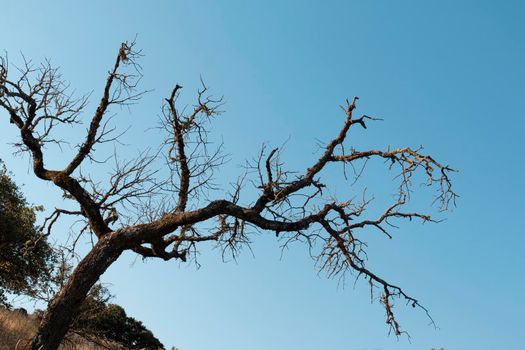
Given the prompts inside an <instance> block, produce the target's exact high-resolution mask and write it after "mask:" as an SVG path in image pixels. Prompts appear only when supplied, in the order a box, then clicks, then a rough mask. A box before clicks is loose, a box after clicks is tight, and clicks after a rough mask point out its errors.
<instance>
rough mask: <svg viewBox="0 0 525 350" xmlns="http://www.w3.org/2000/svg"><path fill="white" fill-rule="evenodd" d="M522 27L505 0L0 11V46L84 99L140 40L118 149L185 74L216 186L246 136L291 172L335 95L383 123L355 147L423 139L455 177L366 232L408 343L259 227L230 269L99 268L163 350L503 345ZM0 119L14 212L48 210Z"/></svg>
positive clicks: (130, 263) (49, 197)
mask: <svg viewBox="0 0 525 350" xmlns="http://www.w3.org/2000/svg"><path fill="white" fill-rule="evenodd" d="M524 18H525V3H524V2H523V1H517V0H516V1H513V0H507V1H495V0H493V1H486V0H475V1H474V0H471V1H467V0H442V1H428V0H426V1H425V0H423V1H421V0H412V1H408V0H406V1H405V0H400V1H392V0H369V1H354V0H348V1H273V0H267V1H239V0H230V1H222V2H219V1H216V2H214V1H209V0H201V1H189V0H186V1H182V0H172V1H150V2H146V1H83V2H72V1H52V2H51V1H46V2H42V1H5V2H3V4H2V10H1V11H0V26H1V27H0V28H1V30H0V48H1V49H5V50H6V51H7V52H8V53H9V54H10V58H11V61H13V62H16V61H18V60H19V58H20V56H19V55H18V53H19V52H23V53H24V55H26V56H27V57H29V58H33V59H34V60H36V61H38V60H41V59H42V58H44V57H50V58H52V60H53V62H54V63H55V64H57V65H59V66H61V67H62V73H63V74H64V76H65V77H66V78H67V79H68V80H69V81H71V84H72V86H74V87H76V88H77V90H78V91H80V92H89V91H92V90H93V96H94V98H93V100H94V101H96V100H97V96H98V95H99V93H100V90H101V88H102V86H103V83H104V75H105V74H106V73H107V71H108V69H109V68H110V66H111V64H112V63H113V59H114V56H115V54H116V52H117V49H118V47H119V44H120V42H122V41H124V40H130V39H133V38H134V37H135V35H136V34H138V45H139V46H140V47H141V48H142V49H143V52H144V54H145V57H144V58H143V59H142V61H141V63H142V66H143V73H144V78H143V80H142V82H141V84H142V85H141V86H142V87H143V88H145V89H154V90H153V91H152V92H151V93H149V94H148V95H147V96H146V97H145V98H144V99H143V100H142V101H141V102H140V103H139V104H138V105H136V106H133V107H132V108H131V112H128V111H127V110H123V111H119V110H115V111H114V112H118V113H119V116H118V117H117V118H121V119H118V120H119V124H120V123H121V125H122V127H124V128H125V127H127V126H128V125H131V126H132V129H131V130H130V132H129V133H128V135H127V137H128V139H127V142H128V144H129V145H130V146H129V147H128V148H127V149H128V151H127V152H129V153H126V154H123V156H128V157H131V156H132V155H133V154H135V151H136V150H137V149H139V148H141V147H144V146H145V145H148V144H155V143H156V142H157V141H158V136H157V135H156V134H155V132H154V131H151V130H150V131H146V132H144V130H145V129H147V128H148V127H150V126H151V125H153V124H154V123H155V120H156V118H157V115H158V114H159V110H160V109H159V106H160V103H161V101H162V98H163V97H166V96H167V94H168V92H169V91H170V89H171V88H172V86H173V85H174V84H175V83H176V82H179V83H181V84H182V85H184V87H185V93H186V94H188V95H186V96H189V95H190V94H191V93H192V92H194V91H195V89H196V87H197V85H198V81H199V77H200V76H201V75H202V76H203V77H204V78H205V80H206V82H207V83H208V84H209V85H210V86H211V87H212V88H213V91H214V92H216V94H218V95H224V96H225V101H226V104H225V106H224V108H223V109H224V110H225V113H224V114H223V115H222V116H221V118H220V120H218V121H217V123H216V124H215V125H214V129H213V132H214V133H215V135H216V136H217V137H222V138H223V139H224V141H225V144H226V151H227V152H228V153H230V154H232V156H231V158H232V160H231V161H230V162H229V163H228V164H227V165H226V166H225V168H224V169H223V171H222V172H221V173H220V175H219V179H218V180H219V181H221V182H223V183H228V182H229V181H232V180H234V179H235V176H236V174H238V173H239V172H240V171H241V169H240V168H239V167H238V164H242V162H243V160H244V159H248V158H251V157H252V156H253V155H255V154H256V152H257V151H258V150H259V147H260V145H261V144H262V143H263V142H269V143H271V144H273V145H280V144H282V143H283V142H285V141H286V140H288V139H289V141H288V143H287V147H286V152H285V155H284V157H285V159H286V160H287V161H288V163H289V164H290V166H291V167H293V168H294V169H296V170H301V169H304V168H306V167H307V166H308V165H309V164H310V163H311V161H312V160H313V159H314V157H315V156H316V155H315V154H314V151H315V149H316V148H315V142H316V141H315V140H316V139H320V140H325V141H326V140H328V139H329V138H330V137H331V136H332V135H334V133H335V132H336V131H337V129H338V127H339V126H340V125H341V122H342V120H343V116H342V115H341V113H340V111H339V110H338V107H337V106H338V104H339V103H341V102H343V101H344V98H346V97H352V96H354V95H358V96H359V97H360V98H361V99H360V101H359V111H360V112H362V113H367V114H370V115H375V116H378V117H381V118H383V119H384V121H382V122H377V123H373V124H371V125H370V127H369V130H368V131H367V132H366V133H365V132H361V131H360V132H359V133H357V134H356V135H355V136H354V138H353V140H354V142H355V144H354V146H355V147H358V148H361V149H363V148H365V147H368V146H374V147H378V148H386V147H387V146H389V145H391V146H393V147H398V146H404V145H407V146H412V147H417V146H419V145H424V146H425V150H426V152H428V153H431V154H432V155H433V156H435V157H436V158H437V159H439V160H443V162H445V163H448V164H450V165H451V166H453V167H455V168H457V169H459V170H460V172H459V173H458V174H456V175H455V176H454V182H455V185H456V190H457V192H458V193H459V194H460V195H461V198H460V199H459V201H458V207H457V208H456V209H455V210H453V211H452V212H450V213H446V214H443V216H442V217H446V218H447V220H446V221H445V222H443V223H441V224H439V225H429V224H426V225H420V224H416V223H412V224H406V225H405V224H403V225H402V226H401V228H400V229H398V230H395V231H394V232H393V233H394V239H393V240H387V239H385V238H384V237H383V236H381V235H380V234H379V233H377V232H370V238H369V239H367V240H368V241H369V242H370V254H369V257H370V266H371V267H373V268H375V269H376V271H377V272H378V273H380V274H381V275H382V276H385V277H387V278H388V279H389V280H390V281H392V282H395V283H397V284H399V285H401V286H403V287H404V288H405V289H406V290H407V291H408V292H410V293H411V294H413V295H415V296H416V297H418V298H419V299H420V301H421V302H422V303H423V304H424V305H425V306H427V307H428V308H429V309H430V311H431V314H432V316H433V318H434V319H435V321H436V323H437V325H438V326H439V329H437V330H436V329H434V328H433V327H431V326H428V320H427V319H426V318H425V316H424V314H423V313H422V312H420V311H418V310H412V309H411V308H406V309H405V308H404V307H402V306H401V305H400V306H399V307H398V316H399V320H400V322H401V324H402V326H403V327H404V329H406V330H408V331H409V332H410V334H411V336H412V339H411V343H409V342H408V341H407V339H406V338H405V337H401V338H399V339H396V337H394V336H388V335H387V328H386V326H385V323H384V311H383V309H382V308H381V306H380V305H379V304H378V303H377V302H375V303H374V304H372V305H371V304H370V298H369V290H368V288H367V285H366V283H363V282H362V281H361V282H359V283H357V284H356V286H355V288H354V286H353V281H350V282H349V283H347V284H346V286H345V288H341V286H338V283H337V281H333V280H327V279H325V278H324V277H322V276H319V275H317V273H316V270H315V268H314V265H313V263H312V261H311V260H310V259H309V257H308V254H307V251H306V249H304V247H302V246H296V247H294V249H293V250H289V251H288V252H286V253H285V254H284V256H283V257H282V258H280V253H281V251H280V249H279V243H278V242H275V239H274V238H275V237H273V236H272V235H265V234H262V235H260V236H258V237H255V243H254V245H253V247H252V249H253V253H254V256H252V254H250V253H249V252H247V251H246V252H244V254H242V255H241V257H240V258H239V260H238V262H237V263H226V264H225V263H222V262H221V259H220V254H219V253H218V252H217V251H208V250H204V251H203V254H202V255H201V257H200V261H201V264H202V267H201V268H200V269H198V270H197V269H196V268H195V267H194V266H193V265H190V266H186V265H180V264H178V263H176V262H170V263H164V262H156V261H148V262H147V263H142V262H141V260H140V259H137V260H136V259H135V258H134V257H133V256H131V255H125V256H123V257H122V258H121V259H120V260H119V261H118V262H117V263H116V264H115V265H114V266H112V267H111V268H110V269H109V270H108V272H107V273H106V274H105V275H104V276H103V281H104V282H107V283H111V286H110V290H111V291H112V292H113V293H114V294H116V299H115V302H117V303H119V304H121V305H123V306H124V307H125V309H126V310H127V311H128V313H129V314H130V315H131V316H133V317H136V318H137V319H140V320H142V321H143V322H144V323H145V324H146V326H147V327H149V328H150V329H151V330H153V332H154V333H155V334H156V335H157V336H158V337H159V338H160V339H161V341H163V342H164V343H165V345H166V346H168V347H169V346H171V345H176V346H178V347H179V348H180V349H181V350H205V349H213V350H221V349H228V350H236V349H239V350H241V349H242V350H245V349H251V350H258V349H261V350H262V349H265V350H268V349H276V350H277V349H301V350H307V349H308V350H309V349H341V350H343V349H345V350H346V349H350V350H357V349H368V350H372V349H381V350H390V349H391V350H395V349H398V350H400V349H430V348H431V347H435V348H439V347H444V348H445V349H447V350H449V349H450V350H453V349H462V350H463V349H519V348H522V347H523V341H524V340H525V339H524V337H523V325H522V322H523V314H524V312H525V302H524V300H525V299H524V298H523V296H522V290H523V289H524V288H525V277H524V274H523V268H524V267H525V258H524V254H523V246H524V244H525V236H524V229H523V227H522V222H521V219H520V216H521V215H523V212H524V210H525V205H524V203H523V201H524V199H523V198H524V197H525V188H524V183H523V173H524V171H525V167H524V156H523V136H524V135H523V133H524V131H525V122H524V113H523V106H522V105H523V102H524V100H525V87H524V82H525V68H524V67H525V66H524V62H525V39H524V38H525V22H524V21H523V19H524ZM0 117H1V119H3V122H1V123H0V158H2V159H4V160H5V162H6V164H7V166H8V167H9V169H10V170H12V171H13V172H14V173H15V175H16V176H15V178H16V181H17V182H19V183H24V184H25V185H24V187H23V190H24V192H25V193H26V195H27V197H28V198H29V200H30V201H31V202H33V203H37V204H44V205H45V206H47V207H48V208H49V207H51V208H52V207H53V206H54V205H57V203H58V201H59V198H60V193H58V191H56V190H55V189H54V188H53V187H51V186H50V185H49V184H43V183H41V182H38V181H36V180H35V179H34V178H33V176H32V175H31V174H30V173H28V161H27V159H25V158H15V157H13V155H12V151H13V148H12V147H11V146H10V145H9V144H8V143H9V142H12V141H13V140H15V136H16V135H15V133H14V132H13V130H12V129H11V127H12V125H10V124H9V123H8V120H7V116H6V115H5V113H3V112H2V114H1V115H0ZM82 131H83V128H80V129H79V131H78V135H81V132H82ZM66 152H69V150H66ZM68 154H69V153H68ZM50 157H51V160H50V163H51V164H61V163H60V162H61V161H62V160H63V156H62V155H61V154H59V153H58V152H56V153H53V154H52V155H50ZM375 169H376V168H374V172H372V173H370V174H369V179H371V180H373V179H378V178H379V179H384V180H383V182H384V184H383V185H380V186H379V187H376V188H378V189H379V190H381V189H383V188H384V189H386V188H388V187H387V185H390V182H389V181H390V179H391V177H392V174H390V173H387V172H383V173H379V174H378V173H376V172H375ZM377 169H380V168H379V167H378V168H377ZM333 171H334V172H335V171H337V169H334V170H333ZM334 174H335V173H334ZM364 181H365V184H366V181H367V180H366V179H365V180H364ZM429 205H430V203H427V202H424V203H423V204H422V206H423V208H424V209H427V207H429ZM64 235H65V232H57V239H60V238H59V237H60V236H64Z"/></svg>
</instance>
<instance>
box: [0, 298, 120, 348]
mask: <svg viewBox="0 0 525 350" xmlns="http://www.w3.org/2000/svg"><path fill="white" fill-rule="evenodd" d="M37 327H38V322H37V321H36V319H34V318H33V317H32V316H24V315H22V314H20V313H16V312H12V311H9V310H5V309H1V308H0V350H26V349H27V347H28V345H29V343H30V341H31V339H32V337H33V335H34V334H35V332H36V330H37ZM97 343H99V344H95V343H93V342H89V341H87V340H85V339H83V338H81V337H79V336H77V335H74V334H73V335H69V336H68V337H67V339H66V340H65V341H64V342H63V343H62V345H61V346H60V348H59V350H107V349H111V350H127V348H126V347H123V346H121V345H118V344H116V343H112V342H106V341H97Z"/></svg>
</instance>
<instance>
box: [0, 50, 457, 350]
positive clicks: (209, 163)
mask: <svg viewBox="0 0 525 350" xmlns="http://www.w3.org/2000/svg"><path fill="white" fill-rule="evenodd" d="M139 57H140V52H139V51H136V49H135V46H134V43H123V44H122V45H121V47H120V49H119V52H118V55H117V57H116V60H115V63H114V65H113V67H112V69H111V70H110V71H109V73H108V76H107V80H106V82H105V86H104V90H103V93H102V97H101V98H100V102H99V103H98V106H97V108H96V110H95V112H94V113H93V116H92V118H91V120H90V124H89V127H88V129H87V134H86V136H85V138H84V140H82V141H81V143H80V144H79V145H78V147H77V149H76V151H75V154H74V156H73V157H72V158H71V159H70V160H69V162H67V163H66V164H64V165H63V167H61V168H59V169H50V168H48V167H47V166H46V162H45V160H46V159H45V150H46V146H47V145H49V144H60V143H61V142H62V139H61V138H60V137H59V136H57V135H58V134H57V131H56V129H57V128H58V127H61V126H64V125H74V124H77V123H80V121H81V114H82V113H86V110H87V107H88V99H87V97H81V98H75V97H74V96H73V94H72V93H71V92H70V89H69V86H68V85H67V84H66V83H65V82H64V80H63V79H62V77H61V76H60V73H59V71H58V70H57V69H55V68H53V67H52V65H51V64H50V63H49V62H44V64H41V65H38V66H34V65H33V64H31V62H28V61H26V60H25V59H24V64H23V65H22V67H21V68H20V67H18V68H17V69H15V70H14V72H12V71H11V70H12V68H11V66H10V65H9V63H8V61H7V56H6V57H4V58H3V59H2V60H1V62H0V106H1V107H2V108H3V110H5V111H6V112H7V115H8V118H9V122H10V123H11V124H12V125H13V127H16V128H17V129H18V131H19V133H20V142H19V143H17V144H16V147H17V149H18V151H21V152H27V153H28V154H29V155H30V156H31V158H32V165H33V171H34V174H35V175H36V176H37V177H38V178H40V179H42V180H44V181H49V182H52V183H53V184H54V185H55V186H56V187H58V189H59V190H62V191H63V192H64V198H65V201H66V200H70V201H73V203H75V205H76V206H77V209H74V210H71V209H64V208H57V209H56V210H55V211H54V212H53V213H52V214H51V215H50V216H49V217H48V218H47V219H46V221H45V223H44V225H43V228H42V234H49V233H50V232H51V228H52V226H53V224H54V223H55V222H56V221H57V219H59V217H61V216H78V217H80V218H82V219H83V220H85V224H86V225H85V227H84V229H81V230H79V232H78V234H79V235H80V234H82V233H83V232H89V233H91V234H92V235H93V237H94V244H93V247H92V249H91V251H90V252H89V253H88V254H87V255H86V256H85V257H83V258H82V259H81V261H80V262H79V263H78V265H77V266H76V267H75V269H74V271H73V273H72V274H71V276H70V278H69V279H68V280H67V282H66V283H65V284H64V285H63V286H62V288H61V290H60V291H59V292H58V293H57V294H56V295H55V296H54V297H53V299H52V301H51V302H50V303H49V305H48V308H47V310H46V312H45V315H44V317H43V319H42V322H41V324H40V327H39V329H38V333H37V335H36V337H35V338H34V340H33V342H32V346H31V349H33V350H37V349H40V350H42V349H43V350H52V349H56V348H57V347H58V345H59V343H60V341H61V340H62V339H63V337H64V335H65V334H66V332H67V331H68V327H69V324H70V322H71V320H72V317H73V316H74V315H75V313H76V312H77V310H78V307H79V305H80V304H81V303H82V301H83V300H84V298H85V297H86V294H87V293H88V291H89V290H90V288H91V287H92V286H93V285H94V284H95V282H96V281H97V280H98V279H99V277H100V276H101V275H102V274H103V273H104V271H106V269H107V268H108V267H109V266H110V265H111V264H112V263H113V262H115V261H116V260H117V259H118V258H119V256H120V255H121V254H122V253H123V252H124V251H126V250H131V251H133V252H135V253H136V254H138V255H140V256H142V257H144V258H160V259H163V260H171V259H179V260H181V261H187V260H188V259H191V258H192V257H194V255H195V253H196V252H197V250H198V248H199V247H200V245H201V244H202V243H204V242H212V243H214V244H217V245H218V246H219V247H221V248H222V249H223V252H224V254H233V255H234V256H235V254H236V253H237V251H238V249H240V248H241V247H243V246H245V245H248V244H249V243H250V239H251V234H252V233H253V232H255V231H260V232H270V233H273V234H274V235H275V236H276V237H277V239H281V240H283V242H284V244H287V243H289V242H291V241H300V242H304V243H305V245H306V246H307V247H308V248H309V249H310V250H311V251H312V256H313V257H314V258H315V260H316V264H317V266H318V267H319V269H320V270H321V271H325V272H326V273H327V275H328V276H329V277H334V276H341V275H344V274H345V273H348V272H350V273H354V275H356V276H358V277H362V278H363V279H365V280H366V281H367V282H368V283H369V285H370V288H371V290H372V291H374V290H376V289H379V300H380V302H381V303H382V305H383V306H384V309H385V312H386V323H387V324H388V327H389V329H390V330H391V331H393V332H394V334H396V335H399V334H401V333H402V331H401V329H400V326H399V324H398V321H397V319H396V318H395V316H394V313H393V304H394V301H395V300H404V301H405V302H406V303H408V304H409V305H411V306H413V307H419V308H422V309H423V310H424V311H425V312H426V309H425V308H424V307H423V306H422V305H421V304H420V303H419V301H418V300H417V299H415V298H413V297H412V296H410V295H409V294H407V293H406V292H405V291H404V290H403V289H401V288H400V287H398V286H396V285H394V284H392V283H390V282H388V281H387V280H385V279H383V278H382V277H380V276H378V275H377V274H376V273H374V272H373V271H371V270H369V269H368V268H367V265H366V261H367V258H366V249H365V248H366V244H365V242H364V241H363V240H362V237H361V236H360V234H359V233H360V230H363V229H367V228H375V229H377V230H379V231H380V232H382V233H384V234H385V235H387V236H388V237H391V234H390V233H389V231H387V227H389V225H393V222H394V220H402V219H409V220H413V219H417V220H421V221H422V222H428V221H433V219H432V218H431V217H430V215H427V214H422V213H419V212H415V211H411V210H405V208H406V207H407V204H408V202H409V199H410V194H411V191H412V182H413V181H415V180H414V179H416V178H417V176H422V177H424V178H425V179H426V180H425V181H426V184H427V185H428V186H431V187H434V188H435V189H436V191H437V198H436V199H437V201H438V202H439V203H440V205H441V208H442V209H447V207H448V206H449V205H450V204H451V203H453V202H454V200H455V197H456V194H455V193H454V192H453V190H452V187H451V182H450V178H449V176H450V172H451V171H453V170H452V169H451V168H449V167H448V166H447V165H444V164H442V163H439V162H438V161H436V160H435V159H434V158H432V157H431V156H429V155H425V154H423V153H422V151H421V149H419V148H418V149H412V148H408V147H405V148H396V149H387V150H384V151H382V150H366V151H359V150H357V149H355V148H353V147H350V146H348V145H347V144H348V140H347V139H348V137H347V136H348V134H349V132H350V130H351V129H354V128H355V127H362V128H366V127H367V123H368V122H369V121H371V120H373V119H374V118H371V117H368V116H366V115H363V116H359V117H356V116H355V115H354V114H355V109H356V101H357V97H355V98H354V99H353V100H352V101H349V100H347V101H346V103H345V105H344V106H341V109H342V112H343V115H344V118H342V119H343V122H342V127H341V129H340V131H339V133H338V134H337V135H335V137H334V138H333V139H332V140H331V141H329V142H328V143H326V144H325V145H324V146H323V147H322V152H321V154H320V156H319V157H318V158H317V159H316V160H315V161H313V162H312V164H311V165H310V166H309V167H308V168H307V169H306V170H305V171H304V172H298V173H297V172H291V171H289V170H286V169H285V168H284V164H283V162H282V161H281V150H280V149H277V148H276V149H273V150H271V151H269V152H268V151H267V150H266V149H265V148H264V147H263V149H262V151H261V152H260V153H259V155H258V157H256V159H255V161H254V162H252V163H250V164H249V165H248V166H247V168H246V170H247V171H246V173H245V174H244V175H243V176H241V177H240V178H239V179H238V181H237V182H236V184H235V185H234V187H233V190H232V191H230V192H226V191H224V192H222V193H223V194H222V195H221V196H220V197H218V198H220V199H209V198H210V197H211V198H213V197H214V196H216V193H217V192H213V191H212V190H213V172H214V171H215V170H216V169H217V168H218V167H220V165H221V164H222V163H223V162H224V157H223V156H222V153H221V150H220V147H216V148H213V145H212V144H211V143H210V142H208V138H207V135H208V131H209V129H210V128H209V125H210V123H211V122H212V120H213V118H214V117H215V116H217V115H218V114H219V108H220V106H221V100H220V99H213V98H211V97H209V95H208V91H207V88H206V87H205V86H204V84H203V88H202V89H201V90H200V91H198V96H197V101H196V103H195V104H194V105H193V106H192V107H189V108H181V107H180V106H179V102H178V101H179V96H180V93H181V89H182V87H181V86H180V85H178V84H177V85H176V86H175V87H174V89H173V90H172V91H171V93H169V94H168V96H167V98H166V99H165V102H164V105H163V106H162V118H161V119H162V120H161V128H162V129H163V130H164V131H165V135H166V139H165V142H164V143H163V145H162V148H161V150H160V151H159V152H158V153H155V154H154V155H149V154H147V153H146V152H145V153H143V154H141V155H139V156H138V157H137V158H136V159H134V160H132V161H130V162H124V161H122V160H120V159H119V157H118V156H115V159H114V161H115V166H114V173H113V174H112V175H111V176H109V177H108V178H107V179H106V180H105V182H101V181H98V180H94V179H92V178H91V176H90V174H89V172H88V171H86V169H88V168H89V165H90V164H95V166H96V165H97V162H96V161H97V160H96V158H95V147H97V146H99V145H101V144H103V143H108V142H109V143H111V142H116V141H117V138H118V135H115V130H114V128H112V127H111V126H110V123H109V121H110V118H109V117H108V111H109V109H110V108H111V107H113V106H122V105H128V104H130V103H133V102H135V101H137V100H138V99H139V98H140V97H141V95H142V93H141V92H137V90H136V83H137V81H138V78H140V66H139V65H138V64H137V59H138V58H139ZM159 159H163V160H164V162H163V165H162V166H163V167H164V169H168V170H169V171H164V173H169V175H168V176H167V177H165V178H162V177H161V176H160V173H158V172H157V170H158V168H157V164H158V161H159ZM373 159H378V160H382V161H384V162H385V163H387V167H388V168H389V169H391V170H393V171H396V175H397V177H396V178H397V179H398V186H399V187H397V190H396V193H397V195H396V196H395V199H394V200H393V203H392V204H391V205H390V206H388V207H387V208H386V209H384V210H383V211H382V213H381V214H380V215H379V216H377V217H367V213H368V212H367V210H366V209H367V207H368V205H369V203H370V201H369V200H368V199H367V198H366V197H365V198H363V199H362V200H358V201H356V200H352V199H343V200H342V201H341V200H338V199H336V198H333V197H332V196H329V195H328V194H327V192H329V190H328V189H327V188H326V185H325V184H323V183H322V182H321V180H320V175H321V173H322V172H323V171H326V168H327V167H328V165H329V164H331V163H341V164H342V165H343V166H344V167H346V166H357V165H358V164H361V165H362V164H364V163H366V161H368V160H373ZM86 163H87V165H86ZM161 173H162V172H161ZM359 174H360V171H357V176H359ZM417 174H419V175H417ZM245 184H248V185H254V186H255V188H256V190H257V192H258V196H257V198H255V199H251V202H250V200H248V201H246V200H244V199H241V189H242V188H243V185H245ZM206 192H207V194H208V195H207V196H202V194H203V193H206ZM203 223H206V224H207V225H206V226H204V225H203ZM211 224H213V227H215V229H210V225H211ZM427 314H428V313H427Z"/></svg>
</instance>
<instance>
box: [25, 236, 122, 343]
mask: <svg viewBox="0 0 525 350" xmlns="http://www.w3.org/2000/svg"><path fill="white" fill-rule="evenodd" d="M115 238H116V237H114V236H113V235H112V234H108V235H106V236H104V237H102V238H101V239H100V240H99V241H98V242H97V243H96V244H95V246H94V247H93V249H92V250H91V251H90V252H89V253H88V254H87V255H86V256H85V257H84V259H82V261H81V262H80V263H79V264H78V266H77V267H76V268H75V270H74V272H73V274H72V275H71V277H70V278H69V280H68V281H67V283H66V284H65V285H64V287H62V289H61V290H60V291H59V292H58V293H57V294H56V295H55V296H54V297H53V299H52V300H51V302H50V303H49V305H48V307H47V310H46V312H45V314H44V317H43V319H42V322H41V323H40V326H39V328H38V331H37V334H36V336H35V338H34V339H33V341H32V343H31V346H30V348H29V349H30V350H56V349H57V348H58V346H59V345H60V342H61V341H62V339H63V338H64V336H65V335H66V333H67V331H68V330H69V326H70V324H71V321H72V319H73V317H74V316H75V315H76V314H77V312H78V309H79V307H80V305H81V304H82V302H83V301H84V300H85V299H86V295H87V293H88V292H89V290H90V289H91V287H92V286H93V285H94V284H95V283H96V282H97V281H98V279H99V278H100V276H101V275H102V274H103V273H104V271H106V269H107V268H108V267H109V266H110V265H111V264H112V263H113V262H115V261H116V260H117V259H118V257H119V256H120V254H122V252H123V251H124V248H123V247H122V245H120V244H118V242H117V241H118V240H117V239H115Z"/></svg>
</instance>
